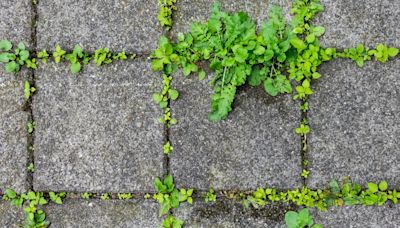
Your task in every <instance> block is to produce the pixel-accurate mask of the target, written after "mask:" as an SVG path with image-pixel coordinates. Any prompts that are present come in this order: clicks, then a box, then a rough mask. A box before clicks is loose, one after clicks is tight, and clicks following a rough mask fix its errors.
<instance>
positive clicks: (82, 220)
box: [45, 199, 162, 228]
mask: <svg viewBox="0 0 400 228" xmlns="http://www.w3.org/2000/svg"><path fill="white" fill-rule="evenodd" d="M45 211H46V215H47V217H48V220H49V221H50V222H51V227H54V228H80V227H82V228H97V227H119V228H152V227H158V226H159V225H161V223H162V218H160V217H159V216H158V205H157V203H156V202H154V201H145V202H142V201H136V200H132V201H131V200H123V201H122V200H108V201H104V200H90V201H85V200H81V199H78V200H77V199H70V200H65V202H64V203H63V204H62V205H56V204H49V206H46V208H45Z"/></svg>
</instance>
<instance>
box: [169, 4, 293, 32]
mask: <svg viewBox="0 0 400 228" xmlns="http://www.w3.org/2000/svg"><path fill="white" fill-rule="evenodd" d="M214 2H216V1H215V0H198V1H190V0H181V1H178V2H177V3H176V6H177V8H178V11H176V12H175V13H174V28H173V30H174V32H175V35H176V34H177V32H187V31H189V30H190V26H191V24H193V23H194V22H204V21H206V20H208V18H209V17H210V14H211V8H212V6H213V4H214ZM220 2H221V6H222V7H221V10H222V11H227V12H239V11H243V12H246V13H248V14H249V15H250V16H251V17H252V18H253V19H254V20H256V22H257V25H258V26H260V25H261V24H262V22H264V21H265V19H266V18H268V12H269V9H270V7H271V6H272V4H274V5H280V6H282V7H284V12H285V13H286V15H288V14H289V13H288V12H289V8H290V7H289V6H290V5H291V1H290V0H284V1H279V0H272V1H270V3H271V4H268V1H264V0H255V1H247V0H239V1H237V0H236V1H235V0H227V1H220ZM287 18H288V17H287Z"/></svg>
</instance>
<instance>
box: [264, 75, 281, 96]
mask: <svg viewBox="0 0 400 228" xmlns="http://www.w3.org/2000/svg"><path fill="white" fill-rule="evenodd" d="M264 90H265V92H267V93H268V94H269V95H271V96H273V97H275V96H276V95H278V90H277V89H276V88H275V86H274V81H273V80H272V79H271V78H267V80H265V81H264Z"/></svg>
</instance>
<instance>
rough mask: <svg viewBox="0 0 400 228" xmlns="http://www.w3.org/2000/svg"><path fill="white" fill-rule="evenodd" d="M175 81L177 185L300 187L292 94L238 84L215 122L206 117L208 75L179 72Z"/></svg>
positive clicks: (172, 133) (209, 91) (174, 165)
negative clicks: (226, 113) (230, 105)
mask: <svg viewBox="0 0 400 228" xmlns="http://www.w3.org/2000/svg"><path fill="white" fill-rule="evenodd" d="M208 78H209V79H211V76H210V77H208ZM173 83H174V86H175V87H176V88H177V89H178V90H179V91H180V93H181V94H180V97H179V99H178V100H177V101H175V102H172V104H171V107H172V114H173V115H174V117H176V118H177V119H178V124H176V125H173V126H172V127H171V130H170V138H171V141H172V145H173V146H174V151H173V153H172V156H171V159H170V167H171V170H172V173H173V174H174V177H175V179H176V183H177V185H178V186H182V187H183V186H184V187H194V188H196V189H203V190H207V189H208V188H209V187H214V188H217V189H242V190H247V189H254V188H257V187H260V186H265V185H268V186H273V187H278V188H295V187H300V186H301V178H300V175H299V174H300V172H301V167H300V165H301V157H300V151H301V143H300V141H301V140H300V137H298V136H297V135H296V134H295V132H294V129H295V128H296V127H297V125H298V123H299V120H300V119H301V114H300V109H299V108H298V104H297V102H294V101H293V99H292V98H291V96H290V95H287V96H278V97H276V98H272V97H270V96H268V95H267V94H266V93H265V92H264V91H263V89H262V88H260V87H257V88H242V89H239V92H238V94H237V96H236V100H235V103H234V109H233V111H232V112H231V113H230V114H229V117H228V119H227V120H224V121H221V122H218V123H215V122H210V121H209V120H208V113H209V111H210V109H211V95H212V87H211V86H209V82H208V81H207V80H204V81H199V80H197V77H196V76H193V77H191V78H189V79H188V78H184V77H183V76H182V75H177V76H175V79H174V81H173Z"/></svg>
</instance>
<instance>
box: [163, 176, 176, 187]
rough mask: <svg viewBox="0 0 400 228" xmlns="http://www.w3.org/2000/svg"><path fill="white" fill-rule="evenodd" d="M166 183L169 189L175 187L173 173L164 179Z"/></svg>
mask: <svg viewBox="0 0 400 228" xmlns="http://www.w3.org/2000/svg"><path fill="white" fill-rule="evenodd" d="M164 184H165V185H166V186H167V187H168V189H171V190H172V189H173V188H174V178H173V177H172V175H168V176H166V177H165V179H164Z"/></svg>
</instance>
